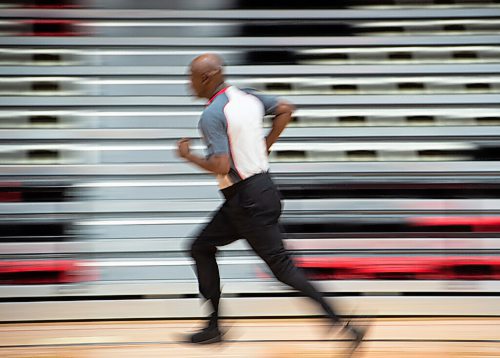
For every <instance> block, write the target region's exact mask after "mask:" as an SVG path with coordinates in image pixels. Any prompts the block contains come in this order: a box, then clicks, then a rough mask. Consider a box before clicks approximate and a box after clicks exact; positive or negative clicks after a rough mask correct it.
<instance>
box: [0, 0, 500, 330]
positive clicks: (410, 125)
mask: <svg viewBox="0 0 500 358" xmlns="http://www.w3.org/2000/svg"><path fill="white" fill-rule="evenodd" d="M207 51H208V52H217V53H219V54H221V55H222V56H223V57H224V59H225V61H226V63H227V65H228V66H227V74H228V82H230V83H231V84H234V85H238V86H241V87H253V88H256V89H259V90H262V91H265V92H268V93H275V94H277V95H280V96H282V97H283V98H286V99H288V100H290V101H291V102H293V103H295V104H296V105H297V107H298V110H297V112H296V113H295V116H294V118H293V122H292V123H291V124H290V126H289V128H288V129H287V130H286V131H285V132H284V134H283V137H282V139H280V141H279V142H278V143H277V144H276V145H275V146H274V148H273V151H272V153H271V156H270V159H271V161H272V174H273V176H274V178H275V179H276V182H277V183H278V185H279V187H280V189H281V191H282V194H283V197H284V203H285V211H284V215H283V229H284V231H285V232H286V236H287V240H286V244H287V246H288V247H289V248H290V250H292V251H293V253H294V256H295V257H296V258H297V262H298V264H299V265H301V266H302V267H304V269H305V270H306V272H307V273H308V274H309V275H310V277H311V278H313V279H315V280H317V284H318V286H319V287H320V288H321V289H322V290H324V291H325V292H327V293H328V294H331V295H332V296H334V295H335V296H336V298H337V300H338V302H339V306H340V307H341V308H342V309H343V310H345V311H346V312H352V309H355V310H356V313H357V314H365V315H417V316H418V315H499V314H500V309H499V307H500V305H499V304H498V303H499V302H500V301H499V298H498V296H497V294H498V292H499V291H500V281H499V277H500V276H499V275H500V255H499V252H500V199H499V194H500V2H499V1H498V0H494V1H493V0H492V1H487V0H485V1H479V0H478V1H474V0H456V1H452V0H445V1H443V0H434V1H431V0H428V1H414V0H391V1H371V0H344V1H336V2H332V1H326V0H325V1H319V0H309V1H307V2H303V1H301V2H298V1H276V0H275V1H251V0H248V1H245V0H203V1H202V0H183V1H181V0H178V1H160V0H156V1H155V0H142V1H140V2H138V1H130V0H129V1H127V0H104V1H91V0H46V1H42V0H37V1H14V0H13V1H7V2H3V3H2V5H0V240H1V242H0V258H1V259H2V260H1V261H0V299H1V302H0V321H30V320H62V319H110V318H160V317H169V318H170V317H197V316H199V315H200V310H199V308H198V305H199V300H198V298H197V284H196V281H195V277H194V273H193V271H192V268H191V261H190V259H189V258H188V255H187V254H186V252H185V248H186V244H187V242H188V241H189V240H190V238H192V237H193V235H195V233H196V231H197V229H198V228H199V227H200V225H201V224H202V223H204V222H206V220H207V219H208V218H209V217H210V213H211V212H212V211H213V210H215V209H216V208H217V206H218V205H220V203H221V197H220V195H219V194H218V192H217V186H216V182H215V180H214V179H213V178H212V177H211V176H210V175H207V174H205V173H203V172H201V171H200V170H198V169H196V168H195V167H193V166H191V165H188V164H186V163H184V162H182V161H181V160H179V159H178V158H176V156H175V143H176V141H177V139H178V138H181V137H191V138H194V146H195V150H196V151H198V152H200V153H201V152H202V150H203V146H202V143H201V141H200V137H199V133H198V130H197V121H198V116H199V114H200V113H201V110H202V109H203V105H204V103H203V102H202V101H198V100H194V99H193V98H191V97H190V93H189V86H188V78H187V75H186V74H187V72H188V68H187V66H188V64H189V62H190V60H191V59H192V58H194V57H195V56H196V55H198V54H201V53H204V52H207ZM266 125H267V126H269V119H266ZM219 263H220V267H221V276H222V279H223V287H224V288H223V292H224V295H225V300H226V304H227V311H226V312H225V314H226V315H228V316H233V315H243V316H254V315H255V316H274V315H284V316H288V315H299V314H306V313H308V312H311V311H308V310H303V309H302V308H300V307H299V306H296V305H295V304H296V303H297V302H299V301H300V302H301V299H300V298H298V297H296V296H295V295H294V294H292V293H290V292H289V291H288V290H287V289H286V288H285V287H283V286H282V285H281V284H279V283H277V282H275V281H273V280H268V279H267V277H268V273H267V270H266V269H265V266H264V265H263V264H262V262H261V261H260V260H259V259H258V258H256V257H255V256H253V255H252V254H251V252H250V251H248V247H247V245H246V244H245V243H244V242H243V241H240V242H237V243H235V244H232V245H230V246H228V247H224V248H222V250H221V252H220V261H219Z"/></svg>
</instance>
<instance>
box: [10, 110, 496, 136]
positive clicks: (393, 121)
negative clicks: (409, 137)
mask: <svg viewBox="0 0 500 358" xmlns="http://www.w3.org/2000/svg"><path fill="white" fill-rule="evenodd" d="M499 112H500V108H498V107H492V108H482V107H476V108H474V107H472V108H470V107H469V108H454V107H448V108H446V107H435V108H432V107H431V108H344V109H339V108H329V109H307V108H303V109H298V110H297V111H296V112H295V113H294V116H293V120H292V122H291V123H290V124H289V126H288V128H289V129H291V128H294V127H302V128H307V127H311V128H314V127H401V126H404V127H413V126H483V125H500V117H499ZM200 114H201V112H200V111H196V110H192V111H190V110H177V111H176V110H168V109H164V110H160V109H158V110H152V109H148V110H147V111H145V110H139V109H135V110H132V109H129V110H110V109H101V110H88V109H73V110H63V109H53V110H36V109H24V110H0V128H1V129H30V128H31V129H51V128H54V129H72V128H80V129H91V128H103V129H104V128H117V129H118V128H136V129H139V128H144V129H145V128H196V127H197V123H198V120H199V116H200ZM265 125H266V127H268V126H270V122H269V121H266V122H265ZM286 133H289V130H287V132H286Z"/></svg>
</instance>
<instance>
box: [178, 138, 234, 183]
mask: <svg viewBox="0 0 500 358" xmlns="http://www.w3.org/2000/svg"><path fill="white" fill-rule="evenodd" d="M177 147H178V149H177V153H178V155H179V157H181V158H184V159H186V160H187V161H189V162H191V163H193V164H196V165H197V166H199V167H200V168H202V169H205V170H206V171H209V172H212V173H214V174H221V175H226V174H227V173H229V170H230V162H229V155H228V154H214V155H211V156H210V157H209V158H208V159H205V158H202V157H199V156H197V155H194V154H192V153H191V151H190V149H189V139H187V138H184V139H181V140H180V141H179V142H177Z"/></svg>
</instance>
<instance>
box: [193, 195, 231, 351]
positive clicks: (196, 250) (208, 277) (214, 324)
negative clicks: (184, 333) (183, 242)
mask: <svg viewBox="0 0 500 358" xmlns="http://www.w3.org/2000/svg"><path fill="white" fill-rule="evenodd" d="M226 211H227V205H226V203H224V205H223V206H222V207H221V208H220V209H219V211H218V212H217V213H216V214H215V215H214V217H213V218H212V220H211V221H210V223H208V224H207V226H205V228H204V229H203V230H202V231H201V232H200V234H199V235H198V237H197V238H196V239H195V240H194V241H193V242H192V244H191V247H190V253H191V257H192V258H193V259H194V261H195V264H196V269H195V272H196V275H197V277H198V286H199V290H200V293H201V295H202V296H203V297H204V298H205V299H207V300H208V301H210V303H211V305H212V309H213V312H212V314H211V317H210V321H209V324H208V327H207V329H205V330H202V331H200V332H199V333H197V334H195V335H193V337H191V341H192V342H193V343H207V341H210V340H211V339H213V337H215V336H217V335H219V336H220V332H219V331H218V319H219V301H220V296H221V290H220V275H219V267H218V266H217V261H216V258H215V256H216V253H217V247H218V246H224V245H227V244H230V243H231V242H234V241H236V240H237V239H238V235H237V234H236V232H235V231H234V230H233V229H232V226H231V223H230V222H229V219H228V217H227V214H226ZM219 338H220V337H219Z"/></svg>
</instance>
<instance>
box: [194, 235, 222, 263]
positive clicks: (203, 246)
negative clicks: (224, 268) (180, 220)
mask: <svg viewBox="0 0 500 358" xmlns="http://www.w3.org/2000/svg"><path fill="white" fill-rule="evenodd" d="M216 252H217V248H216V247H215V246H214V245H212V244H211V243H210V242H209V241H208V240H206V239H204V237H202V236H200V237H198V238H197V239H195V240H193V241H192V242H191V243H190V244H189V253H190V255H191V257H192V258H194V259H196V258H197V257H200V256H206V255H215V253H216Z"/></svg>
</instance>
